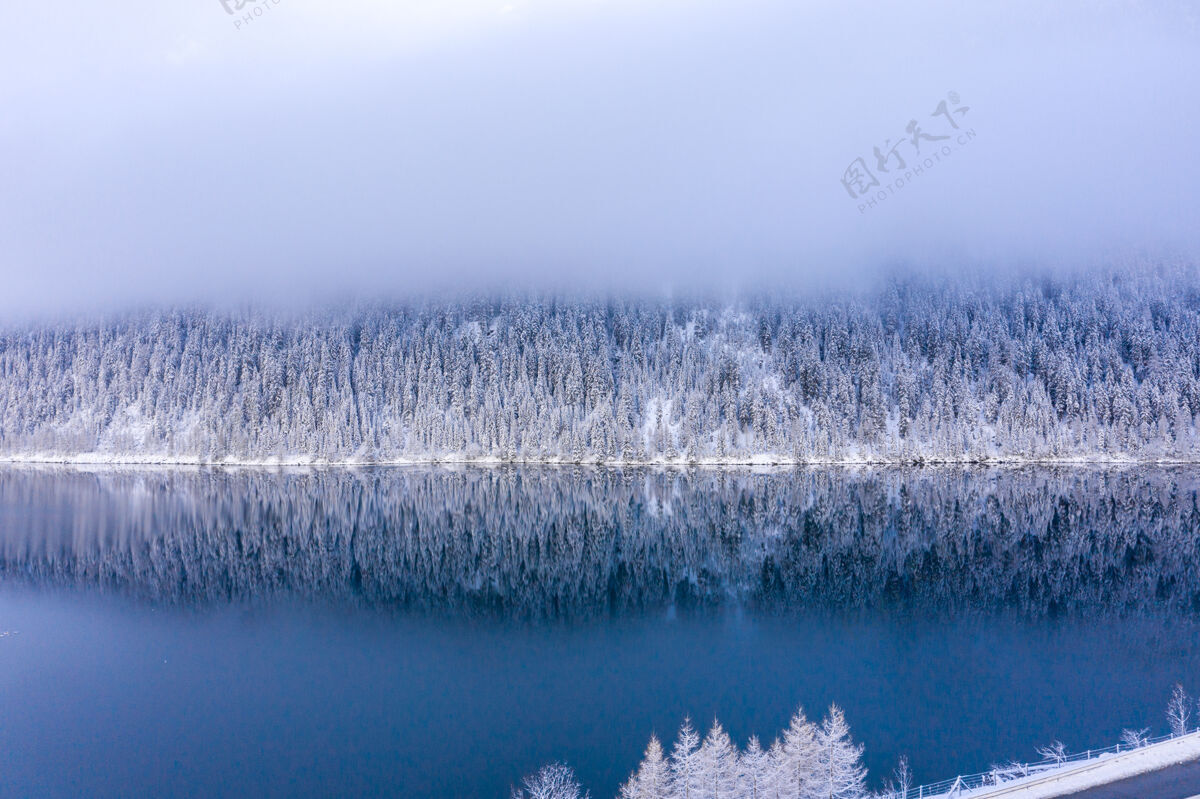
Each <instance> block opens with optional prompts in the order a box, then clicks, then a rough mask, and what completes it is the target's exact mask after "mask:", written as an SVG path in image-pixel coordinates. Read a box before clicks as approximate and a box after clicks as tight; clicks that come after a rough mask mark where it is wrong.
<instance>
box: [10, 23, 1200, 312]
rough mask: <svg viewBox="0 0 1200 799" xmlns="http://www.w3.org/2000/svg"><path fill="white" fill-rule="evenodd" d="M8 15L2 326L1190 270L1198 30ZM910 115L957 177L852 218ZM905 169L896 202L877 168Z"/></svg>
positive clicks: (1199, 112)
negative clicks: (85, 318) (355, 303)
mask: <svg viewBox="0 0 1200 799" xmlns="http://www.w3.org/2000/svg"><path fill="white" fill-rule="evenodd" d="M228 1H229V2H230V4H231V5H232V4H234V3H235V2H237V1H238V0H228ZM1047 6H1049V7H1050V8H1047ZM256 7H257V8H259V9H260V15H259V16H252V17H251V20H252V21H251V22H249V23H246V22H242V23H241V26H240V28H239V27H238V26H237V25H236V24H235V23H236V22H237V21H238V20H240V19H242V17H243V16H244V15H246V14H252V12H253V9H255V8H256ZM5 16H6V24H5V25H4V26H3V28H2V29H0V104H2V105H0V107H2V109H3V110H2V111H0V166H2V172H0V277H2V285H0V312H2V313H4V314H7V315H14V314H20V313H21V312H23V311H34V312H40V311H44V310H72V309H79V308H89V307H93V306H99V305H108V304H111V303H125V304H127V303H131V302H146V301H177V300H188V299H211V298H213V297H217V296H232V297H262V296H272V295H277V296H284V295H288V296H292V295H294V296H312V295H313V294H318V295H323V294H330V293H334V292H337V293H343V292H358V293H370V292H375V291H382V292H386V293H389V294H396V293H399V292H404V291H408V290H415V289H423V288H426V287H429V286H444V285H465V286H468V287H472V286H483V285H496V284H501V285H512V284H530V283H545V284H550V283H551V282H553V283H555V284H556V285H560V284H562V283H567V284H573V283H581V284H586V285H589V286H595V285H605V284H607V283H610V282H615V283H617V284H619V285H630V286H636V287H648V288H652V289H656V290H657V289H660V288H672V287H680V286H687V285H689V284H691V283H694V282H701V283H716V284H718V285H725V284H744V283H747V282H755V281H757V282H762V281H767V280H773V281H783V280H786V281H789V282H790V283H798V284H803V283H805V282H809V281H821V280H826V279H829V278H830V277H831V276H833V277H835V278H836V277H844V276H846V275H854V274H859V271H860V270H862V269H863V268H864V267H871V266H875V265H879V264H893V263H897V262H899V263H916V264H926V263H933V264H942V265H945V264H953V265H955V268H958V266H957V265H960V264H961V265H962V268H969V269H989V268H1002V267H1003V266H1005V265H1007V264H1011V263H1019V262H1028V261H1064V262H1070V261H1088V260H1094V259H1096V258H1099V257H1103V255H1104V254H1105V253H1108V252H1112V251H1116V250H1130V249H1142V250H1147V251H1152V252H1184V253H1190V252H1193V251H1195V249H1196V247H1197V243H1198V242H1200V225H1198V224H1197V221H1196V220H1197V219H1200V154H1198V153H1200V145H1197V143H1196V142H1197V121H1198V117H1200V24H1198V22H1197V15H1196V12H1195V11H1190V10H1189V4H1187V3H1175V2H1171V0H1165V2H1154V3H1145V4H1139V3H1125V2H1073V1H1072V0H1066V1H1065V2H1056V3H1045V2H1014V3H991V4H988V3H962V2H953V3H950V2H948V3H930V2H904V3H896V4H892V5H890V6H889V7H887V8H883V4H881V3H878V2H862V3H857V2H845V0H838V1H837V2H828V3H802V2H797V1H796V0H788V1H787V2H762V1H760V0H713V1H712V2H703V1H700V2H674V1H670V0H669V1H667V2H653V1H652V0H644V1H643V2H627V1H626V0H606V1H601V0H594V1H586V0H541V1H540V2H539V1H537V0H497V2H479V1H477V0H462V1H461V2H450V0H443V2H406V0H396V1H395V2H391V3H389V2H383V1H382V0H379V1H378V2H375V1H374V0H339V1H338V2H316V0H279V2H278V3H273V2H271V0H258V2H250V3H247V4H246V7H245V8H243V9H242V10H241V11H240V12H239V13H238V14H237V15H235V16H231V15H229V14H227V13H226V11H225V9H224V8H223V7H222V4H221V2H220V0H172V2H162V0H128V2H125V3H120V4H111V3H107V4H101V3H92V2H76V0H60V2H56V3H45V2H32V0H17V1H16V2H12V3H10V4H9V7H8V8H6V14H5ZM951 92H953V93H955V94H954V96H955V97H957V99H958V102H957V104H955V103H954V102H953V101H952V100H951V99H948V98H949V97H950V93H951ZM943 100H946V101H947V106H946V109H947V114H943V115H938V114H936V113H935V111H936V110H937V108H938V104H939V102H941V101H943ZM955 108H957V109H959V110H960V113H957V114H955V113H953V110H954V109H955ZM963 108H969V110H967V111H962V110H961V109H963ZM951 119H953V120H954V122H955V123H956V124H958V125H959V126H960V128H959V129H958V130H954V129H953V127H952V123H951V122H950V120H951ZM912 120H917V124H918V126H919V127H920V130H921V132H924V133H926V134H927V135H928V136H936V135H948V136H949V138H947V139H938V140H937V141H933V140H932V139H926V138H920V137H919V138H918V140H917V143H918V144H920V145H921V148H922V149H921V152H922V154H923V155H922V158H923V157H928V156H929V155H931V154H932V153H933V152H935V151H939V150H940V148H941V147H943V146H946V147H949V148H950V149H951V151H952V154H951V155H950V156H948V157H942V159H941V160H940V161H938V162H937V163H936V164H935V166H934V167H933V168H931V169H926V170H925V172H924V173H922V174H919V175H915V176H913V177H912V178H911V179H910V180H908V181H907V182H905V183H904V185H902V186H901V187H899V188H894V189H893V190H892V191H890V192H888V193H887V198H886V199H884V200H877V204H876V207H873V208H867V209H866V211H865V212H860V210H859V203H861V202H863V199H862V198H859V199H852V198H851V196H850V192H849V191H848V190H847V188H846V186H845V185H843V177H844V175H845V172H846V170H847V167H849V166H850V165H851V164H852V162H854V160H855V159H856V158H860V157H861V158H863V164H864V165H865V166H866V167H868V168H869V169H870V171H871V173H872V174H873V175H874V176H875V177H876V178H879V179H880V183H881V186H880V187H876V189H875V190H877V191H878V190H881V189H882V188H884V187H886V184H887V183H888V182H890V181H891V180H893V179H894V176H901V177H902V174H901V173H902V170H900V168H899V166H898V157H899V158H904V159H906V163H907V166H908V167H910V168H911V166H912V165H913V164H914V163H918V162H919V161H920V160H921V159H919V158H918V157H917V155H916V148H915V147H914V146H913V144H912V141H911V136H910V134H909V133H908V132H907V131H906V128H907V126H908V124H909V122H910V121H912ZM968 130H970V131H972V132H973V133H972V137H971V138H969V139H961V138H960V136H962V135H964V133H965V131H968ZM897 142H901V145H900V147H899V148H898V149H897V150H896V151H895V153H896V155H895V156H890V155H889V156H888V158H889V160H888V162H887V165H888V166H889V172H888V173H884V172H882V171H880V170H879V169H878V164H877V159H876V157H875V155H874V152H873V150H874V148H875V147H876V146H881V147H882V148H883V152H884V153H885V154H886V153H888V152H890V149H891V147H892V146H893V145H895V144H896V143H897ZM851 188H852V189H853V188H855V186H853V185H852V186H851Z"/></svg>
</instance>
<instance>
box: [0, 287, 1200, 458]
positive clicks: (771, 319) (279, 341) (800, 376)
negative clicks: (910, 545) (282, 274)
mask: <svg viewBox="0 0 1200 799" xmlns="http://www.w3.org/2000/svg"><path fill="white" fill-rule="evenodd" d="M1198 414H1200V278H1198V277H1197V274H1196V270H1195V269H1194V268H1192V267H1184V266H1173V267H1170V268H1167V267H1163V268H1160V269H1147V268H1139V269H1132V268H1128V269H1113V270H1108V271H1103V272H1094V273H1088V274H1081V275H1078V276H1075V277H1061V278H1045V279H1037V280H1034V279H1024V280H1018V279H1016V278H996V279H993V280H990V281H975V280H971V279H967V278H961V279H955V280H949V281H945V280H933V279H927V278H917V277H909V278H895V279H892V280H890V281H887V282H886V283H885V284H884V285H883V287H882V288H880V289H878V290H876V291H873V292H869V293H856V294H851V293H845V294H840V295H839V294H835V295H828V294H826V295H822V296H803V297H791V298H789V297H769V298H768V297H759V298H751V299H748V300H745V301H742V302H738V303H734V304H725V303H717V302H707V301H702V300H687V301H669V302H668V301H648V300H634V299H608V300H598V299H589V300H577V301H572V300H568V299H564V298H539V299H519V298H507V299H504V298H501V299H475V300H469V301H467V300H464V301H434V300H429V301H423V302H414V303H410V304H406V305H395V306H388V307H372V308H365V307H364V308H358V309H353V310H341V311H336V312H332V311H331V312H328V313H310V314H306V315H290V316H289V315H279V314H267V313H255V312H250V311H244V312H224V311H214V310H209V311H204V310H170V311H161V312H148V313H140V314H133V315H128V316H122V317H113V318H109V319H107V320H104V321H100V322H88V323H80V324H77V325H74V326H72V325H35V326H29V327H23V328H10V329H8V330H7V331H5V332H3V333H0V456H9V457H12V456H23V455H38V456H42V457H54V456H78V455H83V454H91V455H93V456H94V457H110V458H113V459H136V460H151V461H153V460H173V459H178V460H221V459H242V460H252V461H262V460H273V459H280V460H295V459H300V460H304V459H316V460H332V461H345V460H352V461H367V462H369V461H394V460H408V459H411V460H438V459H443V460H460V459H462V460H470V459H499V460H514V461H519V460H526V461H536V460H567V461H605V462H617V461H623V462H639V461H679V462H702V461H729V462H733V461H746V460H750V459H755V458H757V459H762V460H775V461H806V460H808V461H818V460H859V459H879V460H889V461H919V460H922V459H924V460H929V459H947V460H978V459H986V458H1041V459H1056V458H1061V459H1066V458H1118V459H1119V458H1143V459H1183V460H1190V459H1195V458H1197V457H1200V449H1198V448H1197V435H1196V429H1197V415H1198Z"/></svg>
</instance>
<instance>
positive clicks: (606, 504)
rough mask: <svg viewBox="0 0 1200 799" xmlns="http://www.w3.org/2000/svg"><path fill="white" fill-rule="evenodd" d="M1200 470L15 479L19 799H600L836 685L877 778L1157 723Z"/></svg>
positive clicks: (830, 697)
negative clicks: (541, 798) (653, 747)
mask: <svg viewBox="0 0 1200 799" xmlns="http://www.w3.org/2000/svg"><path fill="white" fill-rule="evenodd" d="M1198 498H1200V469H1195V468H1154V469H1145V468H1143V469H1133V468H1125V469H1113V468H1098V467H1097V468H1053V469H1051V468H1027V469H964V468H941V467H939V468H925V469H832V468H822V469H779V470H769V469H768V470H739V469H710V470H705V469H697V470H654V469H590V468H575V467H505V468H491V469H489V468H460V469H455V468H438V467H379V468H370V469H356V470H346V469H313V470H266V469H261V470H260V469H240V470H239V469H185V468H180V469H118V468H113V469H97V470H90V471H89V470H85V469H68V468H43V467H10V468H3V469H0V793H2V794H3V795H11V796H23V795H39V796H80V795H88V796H132V795H162V794H166V793H172V794H178V795H181V796H189V795H191V796H241V795H262V796H319V795H333V794H361V795H376V796H384V795H387V796H431V797H457V796H481V797H504V796H507V793H508V789H509V787H510V786H511V785H513V784H515V783H516V782H518V781H519V780H520V778H521V777H522V776H523V775H524V774H527V773H529V772H531V771H533V770H535V769H536V768H537V767H539V766H541V765H543V764H545V763H548V762H552V761H564V762H566V763H568V764H570V765H571V766H572V767H574V768H575V769H576V771H577V773H578V775H579V777H580V779H581V781H582V782H583V783H584V784H585V785H586V786H587V787H588V788H589V789H590V790H591V791H592V794H593V796H595V797H597V799H600V798H601V797H608V796H612V795H614V794H615V791H616V789H617V786H618V784H619V782H620V781H622V780H624V779H625V778H626V776H627V775H628V773H629V772H630V771H631V770H632V769H633V768H634V767H635V766H636V764H637V761H638V759H639V758H640V754H641V751H642V749H643V748H644V747H645V744H646V740H647V739H648V737H649V736H650V734H651V732H657V733H658V734H659V735H660V736H666V737H668V738H670V737H673V734H674V731H675V730H676V728H677V727H678V726H679V723H680V722H681V721H682V719H683V717H684V716H685V715H686V714H690V715H691V716H692V718H693V719H695V720H696V722H697V723H698V725H700V726H707V724H708V723H709V722H711V720H712V719H713V718H714V717H719V718H720V720H721V721H722V722H723V723H724V724H725V726H726V728H727V729H729V731H730V732H731V734H732V735H733V736H734V737H735V739H737V740H738V741H739V742H740V743H741V742H744V740H745V738H746V737H747V736H749V735H750V734H752V733H756V734H758V735H759V736H760V737H765V738H772V737H774V736H775V735H776V734H777V733H778V732H779V731H780V729H781V727H783V726H784V725H785V724H786V722H787V719H788V717H789V716H790V715H791V713H792V711H794V710H795V708H796V706H797V705H803V706H804V707H805V709H806V710H807V711H808V713H809V715H810V716H819V715H821V714H822V713H823V711H824V710H825V708H826V707H827V706H828V705H829V704H830V703H833V702H836V703H838V704H839V705H840V706H842V707H843V709H844V710H845V712H846V717H847V720H848V721H849V723H850V725H851V729H852V732H853V734H854V736H855V739H856V740H857V741H859V742H861V743H863V744H864V745H865V747H866V755H865V760H866V764H867V766H868V767H869V768H870V770H871V776H870V783H871V784H872V785H877V784H878V782H879V780H880V779H881V778H882V777H884V776H886V774H887V773H888V772H890V770H891V768H892V767H893V766H894V765H895V762H896V759H897V758H898V757H899V756H900V755H902V754H907V755H908V756H909V758H910V760H911V762H912V765H913V769H914V771H915V772H916V776H917V778H918V779H919V780H922V781H931V780H935V779H940V778H943V777H948V776H953V775H954V774H956V773H966V772H972V771H979V770H983V769H986V768H988V767H989V766H990V765H991V764H993V763H997V762H1002V761H1006V760H1009V759H1013V758H1021V759H1030V758H1033V757H1035V753H1034V751H1033V749H1034V747H1035V746H1039V745H1043V744H1046V743H1049V742H1050V741H1051V740H1053V739H1061V740H1063V741H1064V742H1065V743H1066V744H1067V746H1068V748H1070V749H1072V750H1074V749H1083V748H1087V747H1095V746H1105V745H1108V744H1110V743H1113V742H1115V740H1116V738H1117V737H1118V735H1119V734H1120V731H1121V729H1122V728H1123V727H1142V726H1150V727H1152V728H1153V729H1154V730H1155V731H1156V732H1158V731H1165V727H1166V722H1165V718H1164V716H1163V710H1164V707H1165V705H1166V702H1167V699H1168V697H1169V694H1170V690H1171V687H1172V685H1173V684H1174V683H1175V682H1177V681H1182V682H1184V684H1185V686H1188V681H1189V680H1191V681H1192V682H1191V684H1190V688H1191V690H1193V691H1195V690H1196V689H1197V688H1200V636H1197V628H1196V620H1197V619H1198V618H1200V532H1198V531H1200V499H1198Z"/></svg>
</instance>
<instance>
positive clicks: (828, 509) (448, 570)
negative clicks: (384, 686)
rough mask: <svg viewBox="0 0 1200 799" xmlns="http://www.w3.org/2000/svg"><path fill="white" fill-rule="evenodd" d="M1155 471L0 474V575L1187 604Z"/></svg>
mask: <svg viewBox="0 0 1200 799" xmlns="http://www.w3.org/2000/svg"><path fill="white" fill-rule="evenodd" d="M1198 476H1200V475H1198V473H1197V471H1196V469H1194V468H1192V467H1175V468H1169V469H1130V468H1123V469H1111V468H1106V469H1099V468H1066V467H1060V468H1056V469H1046V468H1041V467H1038V468H1027V469H1020V470H1014V469H1005V468H990V469H978V468H962V467H940V468H924V469H891V468H889V469H828V468H820V469H817V468H800V469H795V468H789V469H774V470H770V471H768V472H766V473H763V472H756V471H751V470H747V469H693V470H674V469H671V470H658V469H651V468H645V467H640V468H623V469H611V468H603V467H597V468H592V467H569V468H563V467H540V468H539V467H498V468H489V469H445V468H437V467H388V468H369V469H361V470H344V469H333V470H324V469H315V470H282V471H278V472H273V471H264V470H259V469H247V470H230V469H206V470H191V469H187V470H151V471H145V470H111V469H104V470H101V471H99V472H96V473H87V472H82V471H79V470H76V469H56V468H43V467H36V468H32V467H19V468H7V469H3V470H0V511H2V512H3V513H2V518H3V524H0V580H4V581H8V582H16V581H32V582H35V583H41V584H59V585H72V586H83V587H87V588H93V589H102V590H108V591H113V592H118V593H122V594H129V595H133V596H136V597H141V598H145V599H148V600H151V601H154V602H156V603H159V602H167V603H181V604H208V603H224V602H231V601H232V602H245V601H255V600H257V599H259V598H266V599H269V598H271V597H274V596H277V595H288V596H301V597H304V598H310V599H313V600H316V601H332V602H336V603H349V604H363V605H369V606H374V607H398V608H405V609H409V610H416V611H429V612H437V613H449V614H453V615H467V616H476V615H482V616H494V615H502V616H506V617H508V616H517V617H526V618H563V617H568V618H569V617H585V616H596V615H604V614H623V613H625V612H628V611H630V610H639V609H662V608H666V607H671V606H673V607H675V608H677V609H678V610H680V611H688V610H697V609H705V608H713V607H718V606H722V605H729V604H735V605H741V606H749V607H756V608H762V609H764V610H772V609H776V608H781V609H786V608H812V607H832V608H872V609H875V608H886V607H896V608H900V609H909V608H911V609H918V610H927V609H928V610H938V609H951V610H958V609H974V608H983V609H997V608H1015V609H1017V610H1019V611H1020V612H1021V613H1023V614H1028V615H1031V616H1044V615H1051V614H1056V613H1064V612H1085V613H1091V612H1094V611H1096V610H1102V611H1103V612H1105V613H1114V612H1152V613H1155V614H1164V615H1168V616H1175V615H1178V614H1183V615H1191V614H1195V613H1196V612H1198V611H1200V537H1197V535H1196V530H1198V529H1200V480H1198V479H1197V478H1198Z"/></svg>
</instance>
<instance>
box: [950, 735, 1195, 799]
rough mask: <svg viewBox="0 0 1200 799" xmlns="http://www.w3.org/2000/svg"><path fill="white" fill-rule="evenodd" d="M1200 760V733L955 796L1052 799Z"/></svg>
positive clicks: (967, 798) (956, 798) (975, 798)
mask: <svg viewBox="0 0 1200 799" xmlns="http://www.w3.org/2000/svg"><path fill="white" fill-rule="evenodd" d="M1197 759H1200V732H1193V733H1190V734H1188V735H1183V736H1180V737H1178V738H1171V739H1168V740H1166V741H1161V742H1159V743H1156V744H1151V745H1149V746H1144V747H1142V748H1140V749H1134V750H1132V751H1129V752H1121V753H1120V754H1109V755H1104V756H1102V757H1099V758H1096V759H1095V760H1088V761H1084V762H1083V763H1073V764H1069V765H1064V766H1063V767H1062V768H1059V769H1054V770H1052V771H1049V772H1044V773H1042V774H1039V775H1036V776H1033V777H1028V778H1025V779H1022V780H1017V781H1014V782H1011V783H1008V784H1007V785H1003V786H999V787H989V788H979V789H976V790H974V791H967V792H964V793H959V794H952V795H953V796H954V797H955V799H959V797H961V799H993V797H994V799H1052V798H1053V797H1057V796H1068V795H1070V794H1073V793H1078V792H1079V791H1084V790H1087V789H1088V788H1095V787H1098V786H1101V785H1108V784H1110V783H1113V782H1118V781H1120V780H1124V779H1127V778H1129V777H1136V776H1138V775H1140V774H1147V773H1149V772H1152V771H1158V770H1159V769H1164V768H1169V767H1171V766H1174V765H1178V764H1180V763H1188V762H1191V761H1193V760H1197Z"/></svg>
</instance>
